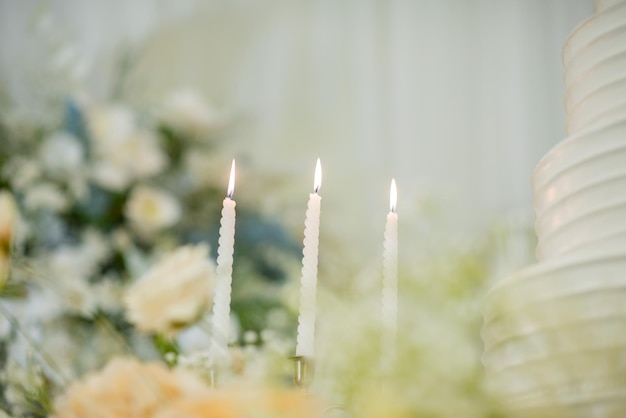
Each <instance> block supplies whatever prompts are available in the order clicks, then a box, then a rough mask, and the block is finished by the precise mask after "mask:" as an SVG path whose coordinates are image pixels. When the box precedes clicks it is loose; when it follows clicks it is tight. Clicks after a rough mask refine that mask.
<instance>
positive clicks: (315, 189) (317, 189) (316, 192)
mask: <svg viewBox="0 0 626 418" xmlns="http://www.w3.org/2000/svg"><path fill="white" fill-rule="evenodd" d="M319 191H320V186H317V187H315V188H314V189H313V193H315V194H319Z"/></svg>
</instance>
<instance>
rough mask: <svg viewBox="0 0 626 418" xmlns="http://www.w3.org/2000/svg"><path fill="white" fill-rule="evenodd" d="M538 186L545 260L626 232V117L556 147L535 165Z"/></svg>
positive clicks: (539, 232)
mask: <svg viewBox="0 0 626 418" xmlns="http://www.w3.org/2000/svg"><path fill="white" fill-rule="evenodd" d="M533 187H534V190H535V197H534V207H535V213H536V215H537V221H536V223H535V231H536V233H537V238H538V246H537V257H538V258H539V260H546V259H549V258H553V257H557V256H560V255H564V254H568V253H570V252H572V251H578V250H579V249H581V248H584V247H588V246H596V245H598V244H599V242H600V241H602V240H604V239H607V240H608V239H611V240H613V239H614V238H615V237H616V235H626V221H624V220H626V193H625V192H626V118H618V119H615V120H613V121H612V122H608V123H605V124H603V125H596V126H593V127H591V128H588V129H586V130H584V131H582V132H580V133H578V134H576V135H574V136H572V137H571V138H569V139H567V140H565V141H563V142H561V143H559V144H558V145H557V146H555V147H554V148H552V149H551V150H550V151H549V152H548V153H547V154H546V155H545V156H544V158H543V159H542V160H541V161H540V162H539V164H538V165H537V167H536V168H535V171H534V173H533ZM625 248H626V247H625Z"/></svg>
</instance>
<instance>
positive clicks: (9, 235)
mask: <svg viewBox="0 0 626 418" xmlns="http://www.w3.org/2000/svg"><path fill="white" fill-rule="evenodd" d="M17 217H18V214H17V206H16V204H15V199H13V195H12V194H11V193H9V192H6V191H0V288H2V286H3V285H4V283H5V282H6V280H7V278H8V277H9V267H10V260H11V257H10V254H11V244H12V243H13V238H14V236H15V228H16V225H17Z"/></svg>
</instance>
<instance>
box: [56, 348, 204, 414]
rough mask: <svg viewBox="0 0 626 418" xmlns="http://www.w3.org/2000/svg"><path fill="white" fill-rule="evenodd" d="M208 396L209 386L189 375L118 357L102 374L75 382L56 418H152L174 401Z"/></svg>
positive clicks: (62, 398) (60, 401)
mask: <svg viewBox="0 0 626 418" xmlns="http://www.w3.org/2000/svg"><path fill="white" fill-rule="evenodd" d="M206 393H207V387H206V385H205V384H204V383H202V381H200V380H199V379H198V378H196V377H195V376H194V375H192V374H190V373H188V372H183V371H172V370H168V369H167V368H165V366H163V365H162V364H158V363H140V362H139V361H137V360H134V359H129V358H128V359H127V358H116V359H113V360H112V361H110V362H109V363H108V364H107V366H106V367H105V368H104V369H103V370H102V371H100V372H98V373H94V374H91V375H88V376H87V377H86V378H84V379H82V380H79V381H77V382H74V383H73V384H72V385H71V386H70V387H69V388H68V389H67V391H66V392H65V393H64V394H63V395H61V396H60V397H59V398H57V399H56V401H55V404H54V407H55V416H56V417H57V418H111V417H120V418H122V417H124V418H150V417H152V416H153V415H154V413H156V412H157V411H159V410H161V409H162V408H164V407H165V406H166V405H168V404H169V403H171V402H174V401H176V400H178V399H181V398H185V397H188V396H201V395H203V394H204V395H206Z"/></svg>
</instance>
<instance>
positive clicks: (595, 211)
mask: <svg viewBox="0 0 626 418" xmlns="http://www.w3.org/2000/svg"><path fill="white" fill-rule="evenodd" d="M563 64H564V68H565V73H564V80H565V85H566V94H565V99H564V105H565V110H566V115H567V117H566V131H567V133H568V135H569V137H568V138H566V139H565V140H564V141H562V142H560V143H559V144H557V145H556V146H555V147H554V148H552V149H551V150H550V151H549V152H548V153H547V154H546V155H545V156H544V157H543V158H542V160H541V161H540V162H539V164H538V165H537V167H536V169H535V171H534V173H533V188H534V191H535V196H534V208H535V213H536V216H537V220H536V223H535V231H536V233H537V238H538V245H537V258H538V260H539V263H538V264H536V265H533V266H531V267H529V268H527V269H524V270H522V271H520V272H517V273H515V274H513V275H512V276H510V277H507V278H505V279H503V280H501V281H500V282H498V283H497V284H496V285H495V286H494V287H493V289H492V290H491V291H490V292H489V294H488V295H487V297H486V300H485V308H484V321H485V322H484V326H483V332H482V336H483V340H484V344H485V350H484V356H483V361H484V364H485V368H486V372H487V378H488V381H490V382H491V384H492V385H493V387H494V388H495V389H496V391H497V392H498V393H499V394H500V395H501V396H502V397H503V399H504V400H505V401H506V403H507V404H508V405H509V406H511V407H512V408H513V409H516V410H518V412H519V411H522V414H521V416H529V417H540V416H544V415H545V416H553V415H551V414H556V415H554V416H567V417H569V416H576V417H579V416H580V417H596V416H597V417H604V416H626V379H625V378H624V376H626V0H596V1H595V3H594V15H593V16H591V17H590V18H588V19H586V20H585V21H583V22H582V23H580V24H579V25H578V26H577V27H576V28H575V29H574V30H573V31H572V32H571V33H570V35H569V36H568V38H567V40H566V42H565V46H564V48H563ZM524 411H525V412H526V415H524V413H523V412H524ZM615 414H617V415H615Z"/></svg>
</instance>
